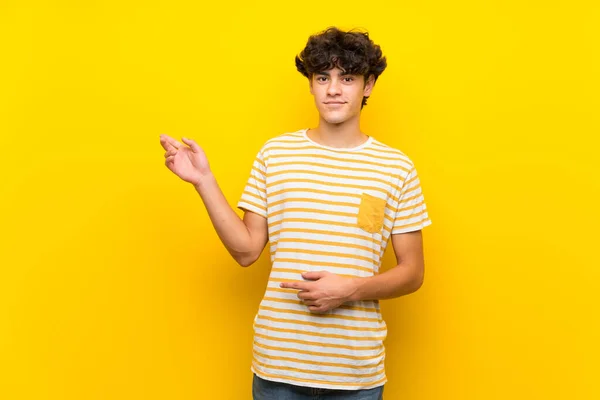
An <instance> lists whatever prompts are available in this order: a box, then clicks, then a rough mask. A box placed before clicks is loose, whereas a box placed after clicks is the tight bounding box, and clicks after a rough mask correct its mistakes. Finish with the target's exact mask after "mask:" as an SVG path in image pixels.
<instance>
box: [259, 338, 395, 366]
mask: <svg viewBox="0 0 600 400" xmlns="http://www.w3.org/2000/svg"><path fill="white" fill-rule="evenodd" d="M254 345H255V346H257V347H261V348H263V349H267V350H273V351H279V352H281V353H298V354H306V355H309V356H318V357H324V358H325V357H327V358H347V359H349V360H356V361H359V360H372V359H374V358H377V357H381V356H384V355H385V350H381V352H379V353H377V354H375V355H371V354H369V355H367V356H356V355H353V354H352V355H350V354H342V353H340V352H335V353H326V352H321V351H314V350H310V351H309V350H301V349H296V348H293V347H277V346H269V345H266V344H264V343H260V342H257V341H255V342H254Z"/></svg>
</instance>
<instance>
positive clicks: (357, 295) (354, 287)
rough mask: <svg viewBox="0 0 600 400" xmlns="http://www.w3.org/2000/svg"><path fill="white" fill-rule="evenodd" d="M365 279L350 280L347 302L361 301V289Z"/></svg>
mask: <svg viewBox="0 0 600 400" xmlns="http://www.w3.org/2000/svg"><path fill="white" fill-rule="evenodd" d="M365 280H366V278H352V281H351V285H350V287H351V291H350V295H349V296H348V301H361V300H362V296H361V293H362V288H363V285H364V284H365Z"/></svg>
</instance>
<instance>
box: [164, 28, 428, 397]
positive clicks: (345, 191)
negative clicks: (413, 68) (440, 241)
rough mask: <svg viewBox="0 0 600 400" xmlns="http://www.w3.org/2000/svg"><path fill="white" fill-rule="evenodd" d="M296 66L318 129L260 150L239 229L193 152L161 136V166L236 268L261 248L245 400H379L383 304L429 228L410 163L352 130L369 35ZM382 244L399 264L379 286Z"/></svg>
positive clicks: (377, 68)
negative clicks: (265, 266)
mask: <svg viewBox="0 0 600 400" xmlns="http://www.w3.org/2000/svg"><path fill="white" fill-rule="evenodd" d="M296 67H297V69H298V71H300V72H301V73H302V74H303V75H304V76H306V77H307V78H308V81H309V85H310V93H311V94H312V95H313V96H314V100H315V105H316V107H317V110H318V111H319V123H318V125H317V127H316V128H310V129H302V130H299V131H296V132H292V133H286V134H283V135H279V136H277V137H275V138H273V139H271V140H269V141H267V142H266V143H265V144H264V146H263V147H262V149H261V150H260V151H259V152H258V155H257V157H256V160H255V161H254V165H253V166H252V170H251V174H250V178H249V180H248V182H247V185H246V188H245V190H244V192H243V194H242V196H241V199H240V201H239V203H238V207H239V208H240V209H242V210H244V211H245V213H244V217H243V219H240V218H239V217H238V216H237V214H236V213H235V212H234V210H233V209H232V208H231V207H230V206H229V205H228V203H227V201H226V200H225V198H224V197H223V194H222V192H221V190H220V189H219V186H218V185H217V182H216V180H215V177H214V176H213V175H212V173H211V171H210V168H209V163H208V161H207V159H206V156H205V154H204V152H203V151H202V149H201V148H200V147H199V146H198V144H196V143H195V142H194V141H193V140H190V139H187V138H183V142H184V143H185V145H184V144H182V143H180V142H178V141H176V140H175V139H173V138H170V137H168V136H166V135H161V144H162V146H163V147H164V148H165V150H166V153H165V158H166V160H165V163H166V166H167V167H168V168H169V169H170V170H171V171H173V172H174V173H175V174H176V175H178V176H179V177H180V178H181V179H183V180H184V181H187V182H190V183H192V184H193V185H194V187H195V188H196V190H197V191H198V193H199V194H200V197H201V198H202V200H203V202H204V205H205V206H206V209H207V211H208V214H209V216H210V218H211V221H212V223H213V224H214V227H215V230H216V232H217V234H218V235H219V237H220V239H221V240H222V242H223V244H224V245H225V247H226V248H227V250H228V251H229V252H230V253H231V255H232V256H233V257H234V258H235V260H236V261H237V262H238V263H239V264H240V265H242V266H248V265H250V264H252V263H253V262H254V261H256V259H257V258H258V257H259V255H260V254H261V252H262V251H263V248H264V247H265V245H266V243H267V241H269V243H270V252H271V262H272V269H271V273H270V277H269V282H268V285H267V290H266V292H265V294H264V297H263V300H262V301H261V303H260V306H259V310H258V313H257V315H256V317H255V320H254V332H255V336H254V348H253V362H252V371H253V372H254V374H255V375H254V381H253V388H252V392H253V397H254V399H255V400H267V399H269V400H271V399H273V400H276V399H310V398H330V399H362V400H371V399H373V400H375V399H381V398H382V393H383V385H384V384H385V382H386V375H385V371H384V358H385V351H384V346H383V340H384V339H385V337H386V334H387V329H386V324H385V322H384V321H383V319H382V317H381V313H380V308H379V300H380V299H388V298H393V297H398V296H402V295H406V294H409V293H412V292H414V291H416V290H417V289H418V288H419V287H420V286H421V284H422V281H423V270H424V261H423V245H422V236H421V229H422V228H424V227H426V226H428V225H430V224H431V220H430V219H429V217H428V214H427V209H426V206H425V202H424V198H423V194H422V192H421V187H420V183H419V178H418V176H417V172H416V169H415V167H414V164H413V163H412V162H411V160H410V159H409V158H408V157H407V156H406V155H405V154H403V153H402V152H401V151H399V150H396V149H393V148H391V147H389V146H386V145H384V144H383V143H381V142H379V141H378V140H376V139H375V138H373V137H372V136H368V135H366V134H365V133H363V132H362V131H361V130H360V114H361V109H362V108H363V106H364V105H365V104H366V100H367V98H368V97H369V96H370V94H371V91H372V90H373V86H374V84H375V81H376V80H377V78H378V77H379V75H380V74H381V73H382V72H383V71H384V69H385V67H386V59H385V57H383V56H382V52H381V49H380V47H379V46H377V45H375V44H374V43H373V42H372V41H371V39H370V38H369V36H368V34H366V33H361V32H355V31H350V32H344V31H340V30H338V29H336V28H329V29H327V30H326V31H324V32H321V33H320V34H317V35H314V36H311V37H310V38H309V40H308V43H307V45H306V47H305V49H304V50H303V51H302V52H301V53H300V55H299V56H297V57H296ZM186 145H187V146H186ZM390 237H391V242H392V245H393V248H394V252H395V254H396V259H397V262H398V265H397V266H396V267H394V268H392V269H390V270H389V271H386V272H384V273H381V274H379V267H380V265H381V260H382V257H383V254H384V251H385V248H386V245H387V243H388V241H389V239H390Z"/></svg>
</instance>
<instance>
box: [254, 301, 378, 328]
mask: <svg viewBox="0 0 600 400" xmlns="http://www.w3.org/2000/svg"><path fill="white" fill-rule="evenodd" d="M258 309H259V310H268V311H273V312H277V313H280V314H298V315H305V316H309V317H315V318H319V319H328V318H333V319H345V320H348V321H363V322H376V323H379V318H368V317H351V316H348V315H340V314H315V313H312V312H310V311H298V310H290V309H287V308H277V307H269V306H263V305H261V306H259V307H258ZM258 315H259V316H260V317H262V318H265V319H268V318H266V317H267V316H266V315H262V314H260V313H259V314H258ZM269 318H271V320H272V321H276V322H294V321H290V320H289V319H274V317H269ZM295 321H296V322H298V323H299V324H303V325H311V326H316V327H322V328H337V329H353V328H358V329H356V330H360V329H364V330H365V331H373V332H383V331H385V330H386V328H385V327H377V328H362V327H351V326H347V325H336V324H329V325H327V324H321V323H317V322H309V321H302V320H295Z"/></svg>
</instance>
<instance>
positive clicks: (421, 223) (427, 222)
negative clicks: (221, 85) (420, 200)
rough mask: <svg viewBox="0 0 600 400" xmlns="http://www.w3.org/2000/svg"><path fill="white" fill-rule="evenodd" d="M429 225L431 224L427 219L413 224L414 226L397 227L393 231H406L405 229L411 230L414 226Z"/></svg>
mask: <svg viewBox="0 0 600 400" xmlns="http://www.w3.org/2000/svg"><path fill="white" fill-rule="evenodd" d="M430 223H431V221H430V220H429V218H427V219H424V220H422V221H419V222H415V223H414V224H407V225H398V226H396V227H395V228H394V230H400V229H407V228H412V227H414V226H418V225H425V224H430Z"/></svg>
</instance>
